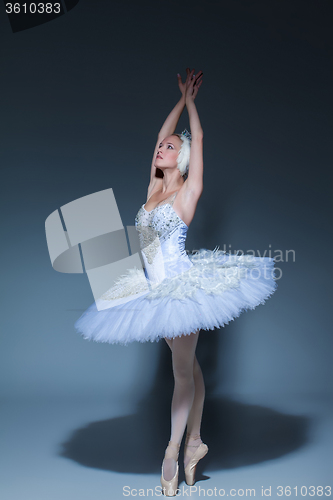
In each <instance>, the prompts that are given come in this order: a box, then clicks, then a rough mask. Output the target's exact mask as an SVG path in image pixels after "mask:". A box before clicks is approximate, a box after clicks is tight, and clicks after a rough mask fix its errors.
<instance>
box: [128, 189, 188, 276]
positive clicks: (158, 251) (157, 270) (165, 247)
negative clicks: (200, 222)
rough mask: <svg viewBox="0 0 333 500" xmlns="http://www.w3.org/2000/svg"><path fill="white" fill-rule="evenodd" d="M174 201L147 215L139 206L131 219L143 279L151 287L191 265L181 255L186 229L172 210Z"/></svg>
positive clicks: (183, 248)
mask: <svg viewBox="0 0 333 500" xmlns="http://www.w3.org/2000/svg"><path fill="white" fill-rule="evenodd" d="M174 198H175V196H173V199H171V200H170V201H168V202H166V203H163V204H160V205H158V206H157V207H155V208H154V209H153V210H151V211H150V212H147V211H146V210H145V208H144V205H142V207H141V208H140V210H139V211H138V213H137V215H136V217H135V226H136V229H137V231H138V233H139V240H140V247H141V253H142V257H143V260H144V263H145V270H146V275H147V277H148V278H149V280H150V281H151V282H152V283H159V282H160V281H162V280H163V279H164V278H171V277H173V276H175V275H177V274H180V273H182V272H184V271H187V269H189V268H190V267H191V266H192V265H193V264H192V263H191V261H190V259H189V258H188V256H187V255H186V251H185V240H186V235H187V230H188V227H187V225H186V224H185V222H184V221H182V220H181V218H180V217H179V216H178V215H177V214H176V212H175V211H174V209H173V206H172V205H173V201H174Z"/></svg>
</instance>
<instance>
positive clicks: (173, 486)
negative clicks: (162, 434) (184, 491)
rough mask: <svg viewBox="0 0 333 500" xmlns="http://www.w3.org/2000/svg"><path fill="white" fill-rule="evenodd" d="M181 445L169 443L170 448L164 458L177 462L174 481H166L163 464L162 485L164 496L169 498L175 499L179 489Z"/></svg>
mask: <svg viewBox="0 0 333 500" xmlns="http://www.w3.org/2000/svg"><path fill="white" fill-rule="evenodd" d="M179 448H180V445H179V444H178V443H174V442H173V441H169V444H168V447H167V449H166V451H165V455H164V458H173V459H174V460H175V461H176V462H177V469H176V474H175V475H174V477H173V478H172V479H170V480H169V481H167V480H166V479H164V475H163V464H164V460H163V463H162V475H161V485H162V488H163V490H162V491H163V494H164V495H165V496H167V497H174V496H175V495H176V493H177V489H178V474H179V466H178V454H179Z"/></svg>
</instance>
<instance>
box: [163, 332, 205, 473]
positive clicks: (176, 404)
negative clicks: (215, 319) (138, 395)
mask: <svg viewBox="0 0 333 500" xmlns="http://www.w3.org/2000/svg"><path fill="white" fill-rule="evenodd" d="M198 337H199V332H197V333H192V334H191V335H183V336H182V337H176V338H174V339H172V346H171V347H172V368H173V374H174V379H175V387H174V392H173V398H172V404H171V437H170V441H172V442H173V443H178V444H180V443H181V440H182V437H183V434H184V431H185V428H186V424H187V420H188V417H189V414H190V411H191V408H192V405H193V401H194V394H195V385H194V373H193V366H194V357H195V349H196V346H197V342H198ZM168 344H169V342H168ZM170 344H171V342H170ZM170 344H169V346H170ZM163 467H164V478H165V479H166V480H170V479H172V478H173V476H174V475H175V472H176V461H175V459H173V458H166V459H165V460H164V465H163Z"/></svg>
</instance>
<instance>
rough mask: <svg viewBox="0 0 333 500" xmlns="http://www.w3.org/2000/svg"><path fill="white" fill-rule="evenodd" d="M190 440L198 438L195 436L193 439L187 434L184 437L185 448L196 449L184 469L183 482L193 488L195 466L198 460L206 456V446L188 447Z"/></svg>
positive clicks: (202, 444)
mask: <svg viewBox="0 0 333 500" xmlns="http://www.w3.org/2000/svg"><path fill="white" fill-rule="evenodd" d="M190 438H192V439H198V438H200V436H199V435H196V436H195V437H193V436H189V434H188V435H187V436H186V443H185V446H186V447H187V448H196V450H195V452H194V453H193V455H192V457H191V459H190V461H189V463H188V464H187V465H186V467H185V482H186V484H187V485H188V486H193V485H194V483H195V471H196V468H197V464H198V462H199V460H201V459H202V458H203V457H204V456H205V455H207V453H208V446H207V445H206V444H205V443H200V445H199V446H194V445H189V444H188V441H189V439H190Z"/></svg>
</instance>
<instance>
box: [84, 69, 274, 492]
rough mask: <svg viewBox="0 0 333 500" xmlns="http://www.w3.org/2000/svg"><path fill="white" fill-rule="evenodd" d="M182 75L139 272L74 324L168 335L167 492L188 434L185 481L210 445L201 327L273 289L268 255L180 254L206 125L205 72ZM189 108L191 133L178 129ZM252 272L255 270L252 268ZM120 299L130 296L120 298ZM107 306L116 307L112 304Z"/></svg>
mask: <svg viewBox="0 0 333 500" xmlns="http://www.w3.org/2000/svg"><path fill="white" fill-rule="evenodd" d="M186 73H187V76H186V80H185V82H182V79H181V77H180V75H178V86H179V89H180V92H181V97H180V99H179V101H178V103H177V104H176V105H175V107H174V108H173V109H172V111H171V112H170V114H169V115H168V117H167V118H166V120H165V122H164V124H163V126H162V128H161V130H160V132H159V134H158V137H157V142H156V146H155V149H154V154H153V159H152V163H151V171H150V182H149V186H148V192H147V200H146V203H145V204H143V205H142V206H141V208H140V210H139V211H138V214H137V216H136V218H135V224H136V229H137V231H138V235H139V240H140V247H141V253H142V258H143V262H144V268H145V270H144V273H143V272H142V270H137V269H131V270H129V271H128V273H127V274H126V275H124V276H122V277H121V278H120V279H119V280H118V281H117V282H116V283H115V284H114V285H113V286H112V287H111V288H110V289H109V290H107V291H106V292H105V293H104V294H103V295H102V296H101V297H100V299H98V301H96V302H98V306H99V307H96V304H95V303H94V304H92V305H91V306H90V307H89V308H88V309H87V311H86V312H85V313H84V314H83V315H82V316H81V317H80V318H79V319H78V320H77V322H76V323H75V328H76V329H77V331H78V332H80V333H81V334H82V335H83V337H84V338H85V339H89V340H94V341H96V342H109V343H120V344H124V345H126V344H128V343H129V342H133V341H139V342H147V341H152V342H153V341H156V340H159V339H165V341H166V343H167V344H168V346H169V348H170V350H171V355H172V368H173V375H174V392H173V397H172V403H171V435H170V440H169V443H168V445H167V447H166V450H165V455H164V459H163V462H162V474H161V484H162V487H163V493H164V494H165V495H166V496H174V495H176V492H177V488H178V475H179V466H178V454H179V448H180V444H181V441H182V439H183V435H184V433H185V430H186V431H187V433H186V440H185V450H184V468H185V480H186V483H187V484H188V485H193V484H194V483H195V470H196V466H197V463H198V462H199V460H201V459H202V458H203V457H204V456H205V455H206V454H207V452H208V447H207V445H206V444H204V443H203V442H202V440H201V434H200V432H201V431H200V429H201V421H202V414H203V407H204V399H205V385H204V379H203V375H202V370H201V368H200V365H199V363H198V360H197V358H196V355H195V351H196V346H197V342H198V338H199V331H200V330H213V329H214V328H216V327H221V326H224V325H225V324H228V323H229V322H230V321H232V320H234V319H235V318H236V317H238V316H239V315H240V314H241V313H242V312H243V311H246V310H248V309H254V308H255V307H257V306H258V305H259V304H264V303H265V301H266V300H267V298H268V297H270V295H272V294H273V293H274V291H275V289H276V287H277V285H276V281H275V279H276V278H275V276H274V259H273V258H270V257H254V256H252V255H229V254H226V252H224V251H221V250H214V251H210V250H205V249H201V250H199V251H197V252H194V253H192V254H187V253H186V252H185V240H186V235H187V231H188V228H189V226H190V224H191V222H192V220H193V217H194V215H195V211H196V207H197V203H198V200H199V198H200V196H201V194H202V191H203V129H202V126H201V123H200V119H199V115H198V111H197V108H196V105H195V102H194V101H195V98H196V96H197V94H198V91H199V89H200V87H201V85H202V82H203V72H202V71H199V72H198V73H197V74H196V75H195V74H194V69H193V70H192V71H191V70H190V69H189V68H187V69H186ZM185 106H186V108H187V111H188V116H189V123H190V130H191V134H190V133H188V132H187V131H184V132H183V133H182V134H176V133H175V129H176V126H177V124H178V121H179V118H180V116H181V113H182V112H183V110H184V108H185ZM253 271H254V274H253ZM124 298H125V299H126V300H128V301H127V302H125V303H121V302H119V300H120V301H123V300H124ZM111 305H112V307H110V306H111Z"/></svg>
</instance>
